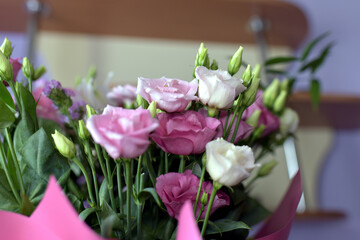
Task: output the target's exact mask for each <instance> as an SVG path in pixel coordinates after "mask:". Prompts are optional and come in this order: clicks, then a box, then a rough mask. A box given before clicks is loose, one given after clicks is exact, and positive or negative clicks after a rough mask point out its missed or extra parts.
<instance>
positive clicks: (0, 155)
mask: <svg viewBox="0 0 360 240" xmlns="http://www.w3.org/2000/svg"><path fill="white" fill-rule="evenodd" d="M0 151H1V154H0V159H1V164H2V167H3V169H4V171H5V175H6V178H7V180H8V182H9V185H10V188H11V191H12V192H13V194H14V197H15V199H16V201H17V202H18V204H21V199H20V195H19V193H18V192H17V190H16V188H15V184H14V181H13V179H12V178H11V175H10V173H9V169H8V167H7V165H6V160H5V159H6V157H5V151H4V146H3V145H2V143H1V141H0Z"/></svg>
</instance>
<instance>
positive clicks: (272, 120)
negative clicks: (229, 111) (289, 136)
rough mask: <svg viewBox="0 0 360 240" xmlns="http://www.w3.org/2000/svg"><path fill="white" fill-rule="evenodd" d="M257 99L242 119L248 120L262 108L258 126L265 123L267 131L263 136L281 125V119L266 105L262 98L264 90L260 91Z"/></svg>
mask: <svg viewBox="0 0 360 240" xmlns="http://www.w3.org/2000/svg"><path fill="white" fill-rule="evenodd" d="M256 97H257V99H256V101H255V102H254V103H253V104H251V105H250V107H248V108H247V109H246V110H245V111H244V113H243V115H242V119H243V120H246V119H247V118H249V117H250V116H251V115H252V114H253V113H254V112H255V111H256V110H260V111H261V114H260V118H259V123H258V126H260V125H265V127H266V128H265V131H264V132H263V134H262V136H263V137H264V136H266V135H268V134H270V133H272V132H275V131H277V130H278V129H279V127H280V120H279V118H278V117H276V116H275V115H274V114H272V113H271V112H270V111H269V110H268V109H267V108H266V107H265V105H264V103H263V100H262V92H260V91H258V93H257V96H256Z"/></svg>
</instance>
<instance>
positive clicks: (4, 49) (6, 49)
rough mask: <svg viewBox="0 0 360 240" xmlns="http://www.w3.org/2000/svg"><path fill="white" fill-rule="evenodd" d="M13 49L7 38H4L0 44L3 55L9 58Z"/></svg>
mask: <svg viewBox="0 0 360 240" xmlns="http://www.w3.org/2000/svg"><path fill="white" fill-rule="evenodd" d="M13 49H14V48H13V47H12V46H11V41H10V40H9V39H7V38H5V39H4V41H3V43H2V44H1V47H0V51H1V52H3V54H4V55H5V57H7V58H8V59H9V58H10V56H11V54H12V51H13Z"/></svg>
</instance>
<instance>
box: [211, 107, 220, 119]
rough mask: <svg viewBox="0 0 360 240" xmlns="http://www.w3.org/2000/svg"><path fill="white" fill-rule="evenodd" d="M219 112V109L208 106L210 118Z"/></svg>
mask: <svg viewBox="0 0 360 240" xmlns="http://www.w3.org/2000/svg"><path fill="white" fill-rule="evenodd" d="M218 114H219V110H218V109H216V108H212V107H209V109H208V116H209V117H212V118H216V117H217V115H218Z"/></svg>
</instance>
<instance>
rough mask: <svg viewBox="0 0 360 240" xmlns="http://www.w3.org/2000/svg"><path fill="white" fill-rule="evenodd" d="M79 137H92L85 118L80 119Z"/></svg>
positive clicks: (83, 138)
mask: <svg viewBox="0 0 360 240" xmlns="http://www.w3.org/2000/svg"><path fill="white" fill-rule="evenodd" d="M79 137H80V138H81V139H82V140H86V139H89V137H90V133H89V131H88V129H87V128H86V126H85V123H84V121H83V120H79Z"/></svg>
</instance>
